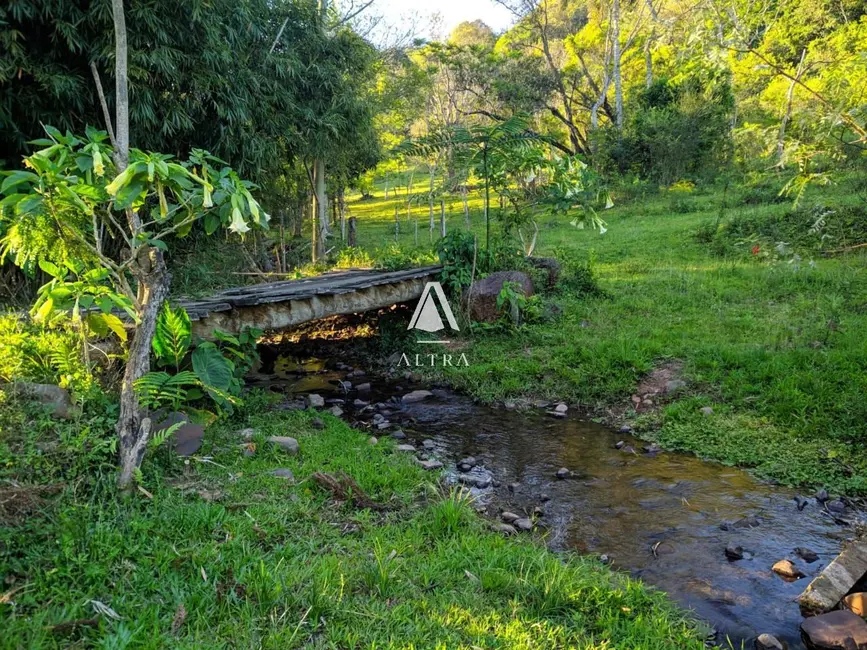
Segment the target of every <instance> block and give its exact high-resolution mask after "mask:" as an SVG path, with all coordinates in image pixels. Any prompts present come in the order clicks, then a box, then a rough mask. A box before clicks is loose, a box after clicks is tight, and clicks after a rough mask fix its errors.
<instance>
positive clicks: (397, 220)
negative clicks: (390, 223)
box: [394, 206, 400, 241]
mask: <svg viewBox="0 0 867 650" xmlns="http://www.w3.org/2000/svg"><path fill="white" fill-rule="evenodd" d="M399 236H400V217H399V216H398V215H397V206H394V241H397V239H398V237H399Z"/></svg>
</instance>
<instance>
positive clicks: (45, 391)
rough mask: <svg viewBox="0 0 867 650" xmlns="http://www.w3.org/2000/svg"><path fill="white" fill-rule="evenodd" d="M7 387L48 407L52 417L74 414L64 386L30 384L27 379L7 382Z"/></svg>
mask: <svg viewBox="0 0 867 650" xmlns="http://www.w3.org/2000/svg"><path fill="white" fill-rule="evenodd" d="M8 388H11V389H12V391H14V392H16V393H18V394H20V395H23V396H25V397H29V398H30V399H33V400H36V401H37V402H39V403H40V404H44V405H45V406H47V407H49V411H50V413H51V416H52V417H55V418H60V419H62V420H68V419H71V418H73V417H74V416H75V411H76V409H74V408H73V406H72V398H71V397H70V396H69V391H68V390H66V389H65V388H61V387H60V386H55V385H54V384H32V383H30V382H27V381H18V382H15V383H14V384H9V385H7V389H8Z"/></svg>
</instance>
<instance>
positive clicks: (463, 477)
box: [458, 474, 491, 490]
mask: <svg viewBox="0 0 867 650" xmlns="http://www.w3.org/2000/svg"><path fill="white" fill-rule="evenodd" d="M458 483H461V484H463V485H467V486H469V487H474V488H478V489H479V490H484V489H486V488H489V487H490V486H491V477H490V476H476V475H475V474H459V475H458Z"/></svg>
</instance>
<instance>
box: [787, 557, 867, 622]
mask: <svg viewBox="0 0 867 650" xmlns="http://www.w3.org/2000/svg"><path fill="white" fill-rule="evenodd" d="M865 574H867V541H863V540H860V541H855V542H852V543H851V544H849V545H848V546H847V547H846V548H845V549H843V552H842V553H840V555H838V556H837V557H836V558H835V559H834V560H833V561H832V562H831V563H830V564H829V565H828V566H826V567H825V569H824V570H823V571H822V573H820V574H819V575H818V576H816V577H815V578H814V579H813V581H812V582H811V583H810V584H809V585H807V588H806V589H804V592H803V593H802V594H801V595H800V597H799V598H798V602H799V603H800V605H801V612H802V613H803V614H804V615H810V614H819V613H822V612H827V611H830V610H831V609H833V608H834V607H836V606H837V603H839V602H840V600H841V599H842V598H843V596H845V595H846V594H847V593H849V590H850V589H852V587H853V586H854V585H855V583H856V582H858V581H859V580H860V579H861V577H862V576H864V575H865Z"/></svg>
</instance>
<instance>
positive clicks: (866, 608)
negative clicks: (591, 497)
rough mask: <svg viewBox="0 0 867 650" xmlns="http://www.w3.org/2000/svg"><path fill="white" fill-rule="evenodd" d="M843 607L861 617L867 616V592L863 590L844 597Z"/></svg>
mask: <svg viewBox="0 0 867 650" xmlns="http://www.w3.org/2000/svg"><path fill="white" fill-rule="evenodd" d="M842 602H843V607H845V608H846V609H848V610H849V611H850V612H852V613H853V614H857V615H858V616H860V617H861V618H865V617H867V593H865V592H863V591H859V592H856V593H854V594H849V595H848V596H846V597H845V598H844V599H843V601H842Z"/></svg>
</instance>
